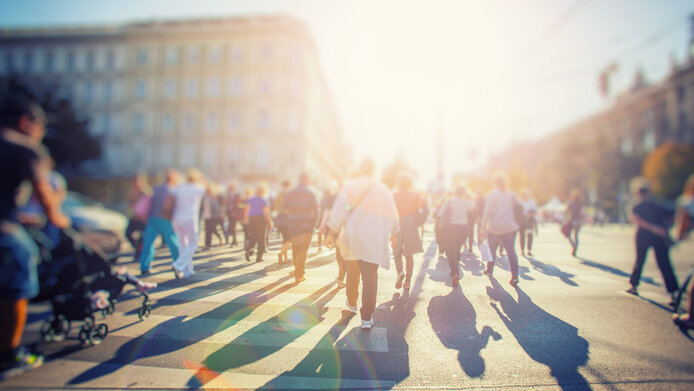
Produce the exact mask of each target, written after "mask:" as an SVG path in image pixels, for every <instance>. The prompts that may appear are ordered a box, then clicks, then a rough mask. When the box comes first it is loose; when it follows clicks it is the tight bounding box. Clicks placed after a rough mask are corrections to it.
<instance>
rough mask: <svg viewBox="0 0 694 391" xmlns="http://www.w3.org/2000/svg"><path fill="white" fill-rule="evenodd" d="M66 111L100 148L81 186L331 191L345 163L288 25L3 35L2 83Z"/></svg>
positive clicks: (274, 20) (305, 35) (264, 19)
mask: <svg viewBox="0 0 694 391" xmlns="http://www.w3.org/2000/svg"><path fill="white" fill-rule="evenodd" d="M8 75H17V76H19V77H21V78H22V79H23V80H25V81H27V82H29V84H31V85H32V86H33V87H34V88H36V89H37V90H41V89H50V90H53V91H55V92H57V93H58V94H59V95H60V96H62V97H64V98H67V99H69V100H70V101H71V102H72V103H73V106H74V107H75V108H76V110H77V111H78V113H79V114H80V115H82V116H84V117H85V118H87V119H88V120H89V129H90V131H91V132H92V133H93V134H94V135H95V136H98V137H100V138H101V139H102V140H103V142H102V146H103V153H102V158H101V160H100V161H98V162H89V163H88V164H85V166H84V173H85V174H86V175H88V176H90V175H91V176H94V177H100V178H105V179H108V178H129V177H132V176H133V175H135V174H136V173H139V172H146V173H149V174H156V173H160V172H162V171H163V170H166V169H167V168H169V167H176V168H179V169H186V168H188V167H198V168H200V169H201V170H203V171H204V172H205V173H206V174H207V175H208V176H210V177H211V178H213V179H215V180H218V181H222V182H224V181H227V180H231V179H237V180H241V181H254V180H267V181H274V180H278V179H281V178H286V177H289V178H293V177H296V176H297V175H298V174H299V173H300V172H302V171H306V172H309V173H311V174H312V175H313V176H314V177H315V178H317V180H318V182H319V183H326V182H327V181H329V180H330V179H331V178H333V177H339V176H342V175H344V174H345V170H346V167H347V165H348V164H349V156H350V153H349V151H348V149H347V147H346V146H345V144H344V142H343V138H342V133H341V129H340V126H339V123H338V119H337V115H336V112H335V107H334V105H333V102H332V100H331V97H330V94H329V92H328V87H327V85H326V83H325V80H324V79H323V76H322V72H321V69H320V65H319V61H318V58H317V53H316V47H315V45H314V42H313V40H312V38H311V35H310V32H309V31H308V29H307V28H306V26H305V25H303V24H302V23H301V22H299V21H297V20H296V19H294V18H291V17H288V16H284V15H274V16H252V17H230V18H220V19H199V20H168V21H149V22H142V23H129V24H124V25H114V26H90V27H78V26H75V27H58V28H21V29H14V28H13V29H2V30H0V77H3V76H8Z"/></svg>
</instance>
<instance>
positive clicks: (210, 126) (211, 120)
mask: <svg viewBox="0 0 694 391" xmlns="http://www.w3.org/2000/svg"><path fill="white" fill-rule="evenodd" d="M218 126H219V121H218V119H217V114H214V113H209V114H208V115H207V121H206V123H205V129H206V130H207V131H208V132H210V133H213V132H216V131H217V128H218Z"/></svg>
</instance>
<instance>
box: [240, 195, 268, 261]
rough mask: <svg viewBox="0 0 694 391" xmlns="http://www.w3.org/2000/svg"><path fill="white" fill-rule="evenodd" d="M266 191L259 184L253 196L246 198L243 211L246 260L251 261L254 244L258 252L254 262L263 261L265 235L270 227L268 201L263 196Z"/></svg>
mask: <svg viewBox="0 0 694 391" xmlns="http://www.w3.org/2000/svg"><path fill="white" fill-rule="evenodd" d="M266 194H267V191H266V190H265V186H263V185H260V186H258V187H257V188H256V190H255V196H253V197H251V198H249V199H248V201H247V202H246V210H245V212H244V222H245V224H246V235H247V240H246V247H245V249H244V250H245V257H246V261H248V262H250V261H251V255H252V254H253V250H254V249H255V247H256V245H257V246H258V254H257V256H256V260H255V261H256V262H262V261H263V254H265V235H266V232H267V231H268V230H269V229H272V215H271V214H270V202H269V201H268V200H267V199H266V198H265V195H266Z"/></svg>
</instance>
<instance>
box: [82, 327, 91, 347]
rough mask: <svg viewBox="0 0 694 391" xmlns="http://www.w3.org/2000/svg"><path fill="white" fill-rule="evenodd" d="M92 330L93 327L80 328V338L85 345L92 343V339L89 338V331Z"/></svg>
mask: <svg viewBox="0 0 694 391" xmlns="http://www.w3.org/2000/svg"><path fill="white" fill-rule="evenodd" d="M90 330H91V329H85V328H84V327H83V328H82V330H80V333H79V338H80V342H82V345H84V346H88V345H91V343H92V341H91V340H90V338H89V331H90Z"/></svg>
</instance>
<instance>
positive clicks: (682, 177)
mask: <svg viewBox="0 0 694 391" xmlns="http://www.w3.org/2000/svg"><path fill="white" fill-rule="evenodd" d="M693 173H694V147H693V146H691V145H686V144H677V143H674V142H671V141H668V142H666V143H663V144H662V145H660V146H659V147H658V148H656V149H655V150H654V151H653V152H651V154H650V155H648V156H647V157H646V159H645V160H644V162H643V168H642V174H643V176H644V177H646V178H648V180H649V181H650V182H651V186H652V190H653V193H654V194H656V195H657V196H660V197H663V198H667V199H674V198H676V197H677V196H678V195H680V194H681V193H682V189H683V187H684V182H685V181H686V180H687V178H688V177H689V175H691V174H693Z"/></svg>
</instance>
